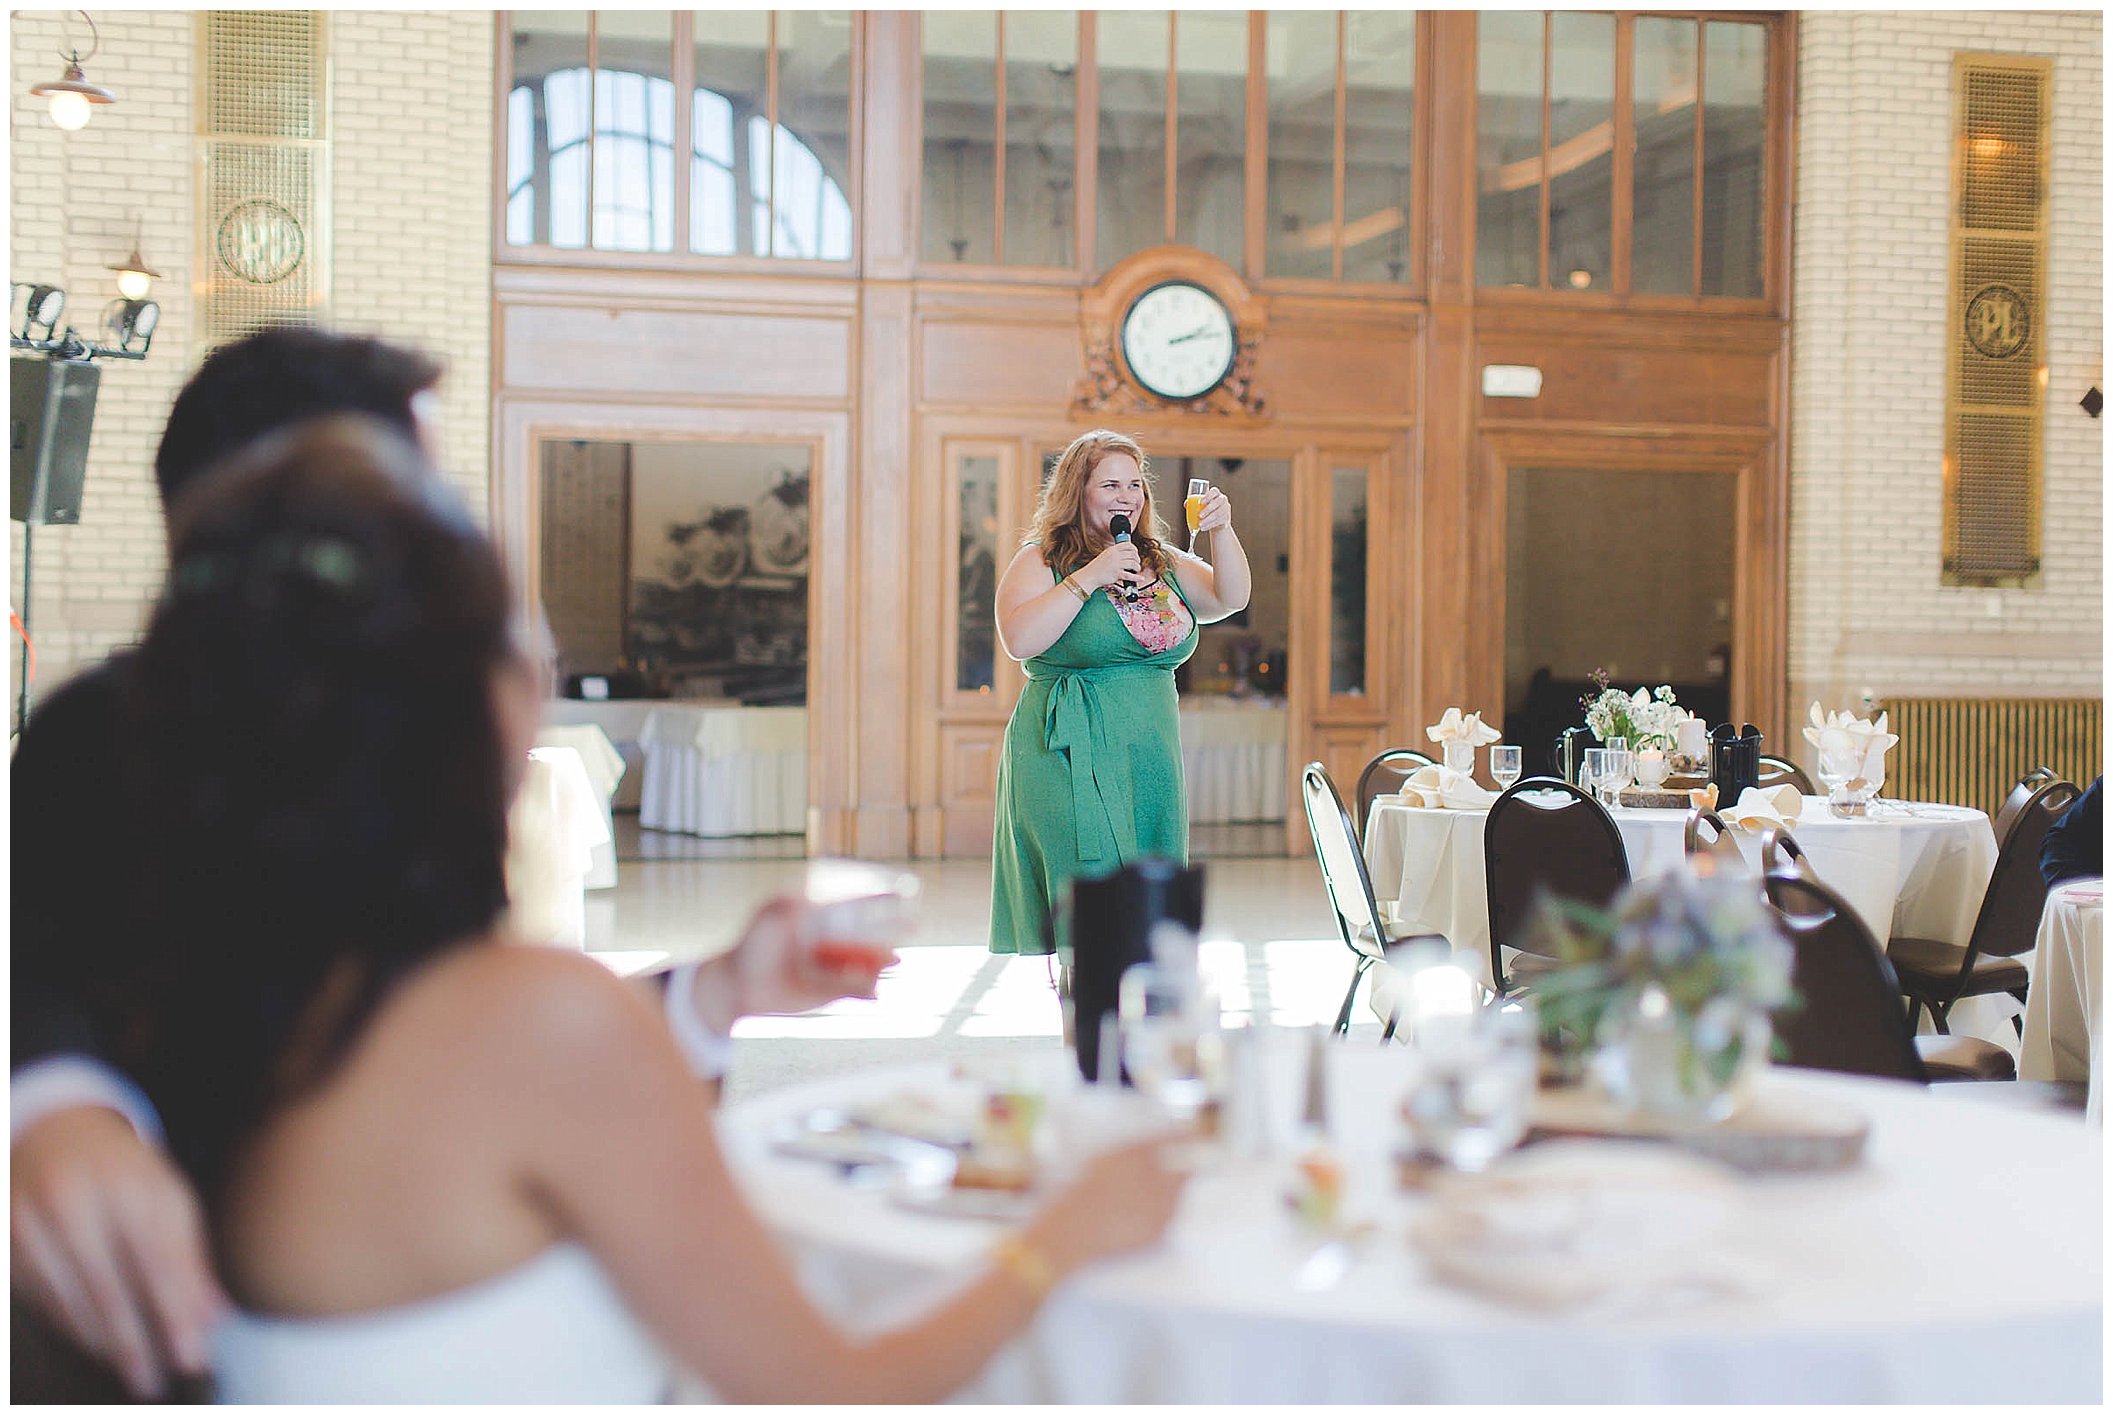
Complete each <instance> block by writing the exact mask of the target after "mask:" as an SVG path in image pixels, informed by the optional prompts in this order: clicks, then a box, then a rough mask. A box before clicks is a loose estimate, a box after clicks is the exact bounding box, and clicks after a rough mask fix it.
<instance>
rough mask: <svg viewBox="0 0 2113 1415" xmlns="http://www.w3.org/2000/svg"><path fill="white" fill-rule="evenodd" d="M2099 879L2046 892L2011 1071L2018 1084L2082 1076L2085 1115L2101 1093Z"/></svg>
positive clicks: (2094, 1112)
mask: <svg viewBox="0 0 2113 1415" xmlns="http://www.w3.org/2000/svg"><path fill="white" fill-rule="evenodd" d="M2105 895H2106V885H2105V881H2104V880H2096V879H2092V880H2071V881H2070V882H2069V883H2067V884H2065V885H2063V886H2062V887H2061V888H2059V889H2056V890H2053V891H2051V892H2049V894H2048V895H2047V909H2046V912H2045V913H2043V914H2042V915H2041V916H2040V935H2039V940H2038V942H2037V943H2036V944H2035V945H2034V946H2033V951H2032V991H2031V992H2030V994H2028V995H2027V997H2026V1000H2025V1042H2024V1045H2023V1047H2022V1049H2021V1050H2020V1051H2019V1053H2018V1076H2019V1078H2020V1079H2022V1080H2026V1081H2084V1082H2087V1083H2089V1085H2090V1102H2089V1113H2090V1115H2091V1118H2092V1119H2094V1120H2096V1119H2098V1118H2099V1115H2100V1109H2101V1105H2102V1103H2103V1100H2104V1096H2105V1087H2104V1085H2103V1084H2102V1082H2103V1079H2104V1076H2105V1056H2104V1052H2103V1050H2102V1034H2103V1032H2104V1031H2105V1025H2104V1024H2105V1008H2106V998H2105V993H2104V991H2103V989H2104V980H2103V979H2104V975H2103V973H2102V972H2101V971H2100V970H2101V968H2102V967H2103V964H2104V938H2105Z"/></svg>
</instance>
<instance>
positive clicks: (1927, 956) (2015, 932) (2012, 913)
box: [1886, 777, 2082, 1036]
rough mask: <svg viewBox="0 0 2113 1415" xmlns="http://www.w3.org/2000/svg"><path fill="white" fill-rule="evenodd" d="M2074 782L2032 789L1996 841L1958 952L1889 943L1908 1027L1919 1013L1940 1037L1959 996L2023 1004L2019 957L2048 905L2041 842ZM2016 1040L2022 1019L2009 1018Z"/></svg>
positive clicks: (1926, 944) (1906, 941)
mask: <svg viewBox="0 0 2113 1415" xmlns="http://www.w3.org/2000/svg"><path fill="white" fill-rule="evenodd" d="M2081 794H2082V793H2081V792H2079V791H2078V790H2077V789H2076V787H2075V785H2074V784H2072V783H2070V782H2067V781H2063V780H2061V779H2060V778H2058V777H2057V778H2056V779H2055V780H2053V781H2043V782H2041V783H2040V784H2039V785H2038V786H2036V787H2035V788H2033V790H2032V792H2031V794H2030V795H2029V796H2027V798H2026V800H2025V803H2024V805H2022V806H2020V807H2019V808H2018V810H2017V812H2016V813H2015V814H2014V815H2013V816H2012V817H2011V819H2010V820H2009V821H2008V822H2007V824H2006V826H2005V828H2004V830H2003V831H2001V832H2000V833H1999V834H1998V835H1997V836H1996V868H1995V872H1994V873H1993V874H1991V875H1990V876H1989V877H1988V889H1987V891H1986V892H1985V893H1983V894H1982V896H1981V912H1980V913H1979V914H1978V915H1976V916H1975V918H1974V931H1973V933H1972V934H1970V935H1968V937H1967V940H1966V943H1965V945H1964V946H1963V947H1962V946H1961V945H1959V944H1956V943H1946V942H1944V941H1943V940H1942V939H1934V938H1914V937H1899V938H1894V939H1891V940H1889V941H1888V942H1887V944H1886V957H1887V958H1888V959H1889V960H1890V961H1891V962H1892V964H1893V971H1894V972H1895V973H1897V974H1899V975H1900V990H1901V992H1903V993H1904V994H1906V996H1907V999H1908V1004H1909V1005H1908V1025H1909V1026H1911V1027H1912V1026H1915V1025H1917V1024H1918V1023H1919V1022H1920V1021H1921V1019H1922V1009H1923V1008H1925V1007H1927V1008H1928V1009H1929V1010H1930V1017H1931V1019H1932V1020H1933V1021H1934V1022H1935V1023H1936V1024H1937V1030H1938V1031H1939V1032H1941V1033H1947V1034H1948V1033H1949V1032H1950V1031H1951V1011H1952V1005H1953V1004H1954V1003H1956V1002H1958V1001H1959V999H1960V998H1962V997H1986V996H1988V995H1990V994H1992V993H1999V992H2007V993H2009V994H2010V995H2011V996H2012V997H2014V998H2016V999H2017V1000H2018V1001H2019V1002H2020V1003H2022V1002H2024V1001H2025V990H2026V986H2027V983H2028V982H2029V981H2030V974H2029V973H2027V971H2026V968H2025V965H2024V964H2023V963H2020V962H2019V961H2018V956H2019V955H2020V954H2024V953H2030V952H2031V951H2032V946H2033V943H2034V941H2035V940H2036V939H2037V938H2038V936H2039V928H2040V913H2041V911H2042V910H2044V909H2045V908H2046V906H2047V881H2046V880H2045V879H2043V878H2042V877H2041V875H2040V843H2041V842H2042V841H2043V840H2045V839H2046V838H2047V831H2048V829H2049V827H2051V826H2052V825H2053V824H2054V822H2055V820H2056V819H2057V818H2058V817H2059V816H2060V815H2061V813H2062V812H2063V811H2066V810H2068V809H2069V806H2070V803H2072V802H2073V801H2075V800H2076V798H2077V797H2078V796H2079V795H2081ZM2011 1024H2012V1025H2013V1026H2015V1027H2016V1028H2017V1029H2018V1035H2020V1036H2023V1035H2024V1033H2025V1022H2024V1018H2023V1017H2022V1016H2016V1017H2013V1018H2011Z"/></svg>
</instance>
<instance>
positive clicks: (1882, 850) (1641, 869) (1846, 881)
mask: <svg viewBox="0 0 2113 1415" xmlns="http://www.w3.org/2000/svg"><path fill="white" fill-rule="evenodd" d="M1801 799H1802V801H1803V803H1804V809H1803V811H1802V812H1801V813H1800V815H1799V817H1798V819H1797V820H1796V821H1793V822H1792V823H1791V827H1790V829H1791V833H1792V834H1793V835H1795V836H1796V837H1797V841H1798V844H1799V845H1800V846H1802V847H1803V848H1804V851H1805V858H1806V859H1807V860H1809V861H1811V863H1812V868H1813V871H1814V873H1816V874H1817V875H1818V876H1819V877H1820V879H1821V880H1823V881H1824V882H1825V883H1826V884H1827V885H1829V886H1830V887H1832V888H1834V889H1837V890H1839V891H1841V893H1842V895H1843V897H1844V898H1846V899H1847V900H1848V901H1849V907H1850V908H1852V909H1854V910H1855V911H1856V913H1857V917H1859V918H1860V919H1862V920H1863V922H1864V925H1865V927H1867V928H1869V929H1870V930H1871V934H1872V937H1874V938H1876V939H1877V940H1878V941H1879V943H1880V944H1883V943H1884V942H1885V941H1886V940H1887V939H1889V938H1893V937H1915V938H1934V939H1940V940H1942V941H1944V942H1946V943H1957V944H1964V943H1965V942H1966V940H1967V937H1968V936H1969V935H1970V934H1972V933H1973V929H1974V918H1975V916H1976V915H1977V914H1978V913H1979V912H1980V909H1981V895H1982V893H1983V891H1985V890H1986V889H1987V887H1988V878H1989V876H1990V875H1991V874H1993V873H1994V871H1995V867H1996V835H1995V830H1994V828H1993V827H1992V826H1991V825H1990V824H1989V820H1988V817H1987V816H1986V815H1984V814H1982V813H1981V812H1980V811H1977V810H1974V809H1972V808H1971V807H1966V806H1944V805H1932V804H1924V803H1920V802H1897V801H1885V802H1881V803H1879V805H1878V807H1877V809H1878V810H1879V811H1880V812H1881V814H1879V815H1875V816H1873V817H1871V818H1868V819H1865V820H1840V819H1837V818H1836V817H1835V816H1834V815H1833V814H1832V813H1831V812H1830V811H1829V810H1828V809H1827V801H1826V798H1825V797H1822V796H1806V797H1803V798H1801ZM1612 814H1613V816H1614V824H1615V825H1616V827H1617V828H1619V829H1620V831H1621V839H1622V845H1623V846H1624V847H1625V848H1626V849H1627V850H1628V852H1629V873H1630V875H1631V877H1633V878H1636V879H1642V878H1644V877H1646V876H1648V875H1654V874H1659V873H1661V872H1663V871H1665V870H1669V869H1672V868H1674V867H1675V866H1677V865H1678V864H1679V863H1680V862H1681V860H1682V858H1683V852H1684V844H1683V832H1684V830H1685V828H1686V824H1687V813H1686V812H1685V811H1671V810H1644V809H1640V808H1635V807H1629V806H1622V807H1617V808H1616V809H1615V810H1614V811H1613V812H1612ZM1488 820H1489V812H1488V811H1487V810H1450V809H1433V808H1431V807H1426V806H1406V805H1402V804H1401V803H1399V802H1398V801H1393V800H1389V799H1387V798H1385V797H1382V798H1380V799H1379V800H1377V801H1374V802H1373V803H1372V815H1371V818H1370V819H1369V820H1368V821H1367V822H1366V825H1365V863H1366V865H1367V866H1368V868H1369V869H1370V870H1371V874H1372V891H1373V893H1374V894H1375V895H1376V896H1378V898H1379V899H1381V900H1382V901H1391V902H1392V911H1391V913H1392V920H1391V922H1392V928H1393V932H1394V935H1395V936H1396V937H1402V936H1405V935H1407V934H1415V933H1433V934H1443V935H1444V936H1445V937H1446V938H1447V939H1449V940H1451V942H1452V945H1453V951H1454V953H1455V955H1456V960H1457V961H1458V962H1460V963H1461V965H1462V966H1463V967H1469V968H1472V969H1473V970H1474V971H1475V972H1476V973H1477V974H1478V975H1479V976H1480V977H1481V978H1482V981H1483V982H1484V983H1487V982H1488V981H1489V886H1488V879H1487V875H1486V873H1485V870H1484V855H1483V852H1482V830H1483V827H1484V825H1486V824H1487V823H1488ZM1732 838H1733V839H1735V840H1736V841H1738V843H1739V851H1740V853H1741V854H1742V855H1744V856H1745V857H1746V861H1747V863H1748V864H1749V865H1752V866H1753V867H1754V868H1755V869H1756V870H1758V869H1759V868H1760V858H1761V835H1760V832H1759V831H1749V830H1736V829H1735V830H1733V831H1732ZM1382 907H1385V905H1382ZM2016 1010H2017V1006H2016V1002H2015V1000H2014V999H2011V998H2009V997H2007V996H2006V997H2003V998H2000V999H1988V998H1970V999H1966V1000H1965V1001H1962V1002H1961V1003H1960V1004H1959V1006H1958V1008H1957V1009H1955V1011H1954V1012H1953V1014H1952V1029H1953V1030H1954V1031H1956V1032H1969V1033H1972V1034H1974V1035H1977V1036H1978V1035H1985V1036H1986V1037H1987V1038H1988V1039H1989V1040H1991V1041H1995V1042H1997V1043H1999V1044H2001V1045H2006V1046H2010V1047H2015V1046H2016V1045H2017V1033H2016V1031H2015V1030H2014V1029H2013V1028H2012V1027H2011V1026H2010V1024H2009V1022H2008V1021H2007V1020H2006V1019H2007V1018H2008V1017H2009V1016H2010V1015H2011V1014H2012V1013H2014V1012H2015V1011H2016Z"/></svg>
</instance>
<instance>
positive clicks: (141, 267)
mask: <svg viewBox="0 0 2113 1415" xmlns="http://www.w3.org/2000/svg"><path fill="white" fill-rule="evenodd" d="M133 221H134V223H135V224H134V226H133V228H132V254H130V255H128V256H126V257H125V258H124V260H123V261H122V262H121V263H120V264H117V265H112V266H107V267H105V268H106V269H109V270H114V271H116V272H117V292H118V293H119V294H120V295H123V296H124V297H125V298H126V299H128V300H143V299H145V298H146V297H147V291H149V290H151V289H153V288H154V282H155V281H157V280H159V279H161V272H160V271H158V270H155V269H154V268H152V267H151V266H149V265H148V264H147V262H146V259H145V258H144V257H142V256H141V255H140V253H139V247H140V238H141V236H142V235H143V234H144V233H145V231H146V227H147V218H146V217H144V216H135V217H134V218H133Z"/></svg>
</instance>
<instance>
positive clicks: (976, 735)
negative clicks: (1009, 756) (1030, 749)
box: [932, 722, 1005, 859]
mask: <svg viewBox="0 0 2113 1415" xmlns="http://www.w3.org/2000/svg"><path fill="white" fill-rule="evenodd" d="M1004 750H1005V724H1004V723H1002V722H1001V723H997V724H996V725H992V724H990V723H984V722H948V723H943V724H941V725H940V728H939V760H940V766H941V776H940V785H939V789H940V792H941V794H942V795H943V796H944V798H945V800H946V807H945V810H944V812H943V814H942V824H941V832H940V836H939V840H938V848H937V849H935V850H934V851H933V852H932V853H934V854H942V853H943V854H946V855H949V856H953V857H956V858H961V857H967V858H971V859H973V858H974V857H976V856H979V855H988V854H989V853H990V850H991V832H992V831H993V830H994V829H995V828H996V821H997V809H998V807H997V787H998V758H999V755H1000V754H1001V753H1002V752H1003V751H1004Z"/></svg>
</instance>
